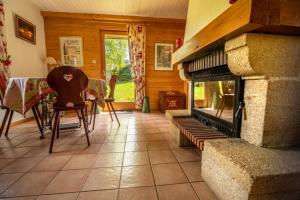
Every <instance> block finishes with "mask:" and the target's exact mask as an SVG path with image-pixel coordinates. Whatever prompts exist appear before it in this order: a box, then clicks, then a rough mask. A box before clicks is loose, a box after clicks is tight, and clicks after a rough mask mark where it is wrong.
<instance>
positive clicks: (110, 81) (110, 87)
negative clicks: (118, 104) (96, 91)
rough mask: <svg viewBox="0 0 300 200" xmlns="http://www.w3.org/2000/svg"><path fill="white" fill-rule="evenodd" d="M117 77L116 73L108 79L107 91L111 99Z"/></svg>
mask: <svg viewBox="0 0 300 200" xmlns="http://www.w3.org/2000/svg"><path fill="white" fill-rule="evenodd" d="M117 78H118V77H117V75H112V76H111V77H110V80H109V89H110V92H109V95H108V98H111V99H113V98H114V95H115V87H116V83H117Z"/></svg>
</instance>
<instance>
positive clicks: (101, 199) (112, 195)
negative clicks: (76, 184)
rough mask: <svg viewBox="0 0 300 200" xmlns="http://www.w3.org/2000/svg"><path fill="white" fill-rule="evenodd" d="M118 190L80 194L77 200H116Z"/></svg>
mask: <svg viewBox="0 0 300 200" xmlns="http://www.w3.org/2000/svg"><path fill="white" fill-rule="evenodd" d="M117 199H118V190H101V191H93V192H81V193H80V194H79V196H78V199H77V200H117Z"/></svg>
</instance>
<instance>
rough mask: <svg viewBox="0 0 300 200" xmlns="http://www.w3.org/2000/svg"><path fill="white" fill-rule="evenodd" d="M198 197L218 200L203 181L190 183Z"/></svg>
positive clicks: (206, 199)
mask: <svg viewBox="0 0 300 200" xmlns="http://www.w3.org/2000/svg"><path fill="white" fill-rule="evenodd" d="M192 185H193V187H194V189H195V191H196V193H197V195H198V197H199V198H200V199H205V200H218V198H217V197H216V195H215V194H214V193H213V191H211V189H210V188H209V187H208V185H207V184H206V183H205V182H197V183H192Z"/></svg>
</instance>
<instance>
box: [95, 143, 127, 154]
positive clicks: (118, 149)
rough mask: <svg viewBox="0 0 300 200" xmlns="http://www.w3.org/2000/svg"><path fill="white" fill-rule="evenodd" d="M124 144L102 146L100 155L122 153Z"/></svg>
mask: <svg viewBox="0 0 300 200" xmlns="http://www.w3.org/2000/svg"><path fill="white" fill-rule="evenodd" d="M124 149H125V143H105V144H103V145H102V147H101V150H100V153H112V152H121V153H122V152H124Z"/></svg>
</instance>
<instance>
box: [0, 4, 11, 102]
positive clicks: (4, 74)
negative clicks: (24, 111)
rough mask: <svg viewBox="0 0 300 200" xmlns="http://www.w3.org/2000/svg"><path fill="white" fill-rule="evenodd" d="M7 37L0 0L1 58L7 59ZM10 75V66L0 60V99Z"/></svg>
mask: <svg viewBox="0 0 300 200" xmlns="http://www.w3.org/2000/svg"><path fill="white" fill-rule="evenodd" d="M6 45H7V44H6V38H5V29H4V8H3V1H2V0H0V60H1V61H3V60H6V59H7V57H8V56H7V46H6ZM9 77H10V72H9V68H8V66H6V65H4V63H3V62H0V99H2V98H3V96H4V92H5V89H6V84H7V80H8V79H9Z"/></svg>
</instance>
